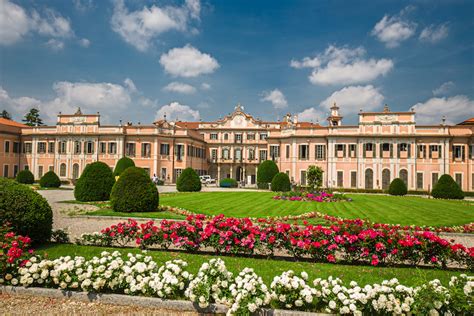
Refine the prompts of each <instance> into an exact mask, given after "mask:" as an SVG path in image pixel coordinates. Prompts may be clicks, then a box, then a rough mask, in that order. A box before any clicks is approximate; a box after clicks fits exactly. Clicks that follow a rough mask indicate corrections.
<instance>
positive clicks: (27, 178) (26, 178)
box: [16, 170, 35, 184]
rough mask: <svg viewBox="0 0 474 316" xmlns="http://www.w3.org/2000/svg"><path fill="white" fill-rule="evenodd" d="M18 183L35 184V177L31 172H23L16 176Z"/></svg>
mask: <svg viewBox="0 0 474 316" xmlns="http://www.w3.org/2000/svg"><path fill="white" fill-rule="evenodd" d="M16 181H17V182H18V183H23V184H33V183H34V182H35V176H34V175H33V173H31V171H30V170H21V171H20V172H18V174H17V175H16Z"/></svg>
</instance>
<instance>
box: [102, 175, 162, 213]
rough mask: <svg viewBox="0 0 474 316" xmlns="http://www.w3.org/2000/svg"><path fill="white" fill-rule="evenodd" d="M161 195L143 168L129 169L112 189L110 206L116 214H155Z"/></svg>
mask: <svg viewBox="0 0 474 316" xmlns="http://www.w3.org/2000/svg"><path fill="white" fill-rule="evenodd" d="M158 202H159V195H158V190H157V188H156V185H155V184H154V183H153V181H151V179H150V177H149V176H148V174H147V173H146V172H145V170H143V169H142V168H138V167H130V168H127V169H126V170H125V171H124V172H123V173H122V175H121V176H120V178H119V179H118V180H117V182H116V183H115V185H114V187H113V188H112V193H111V194H110V205H111V206H112V209H113V210H114V211H116V212H155V211H156V210H157V207H158Z"/></svg>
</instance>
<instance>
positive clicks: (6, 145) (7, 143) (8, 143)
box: [5, 140, 10, 153]
mask: <svg viewBox="0 0 474 316" xmlns="http://www.w3.org/2000/svg"><path fill="white" fill-rule="evenodd" d="M5 152H6V153H9V152H10V142H9V141H8V140H6V141H5Z"/></svg>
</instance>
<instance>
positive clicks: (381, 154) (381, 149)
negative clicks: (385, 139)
mask: <svg viewBox="0 0 474 316" xmlns="http://www.w3.org/2000/svg"><path fill="white" fill-rule="evenodd" d="M379 146H380V148H379V152H380V158H382V157H383V143H382V144H379Z"/></svg>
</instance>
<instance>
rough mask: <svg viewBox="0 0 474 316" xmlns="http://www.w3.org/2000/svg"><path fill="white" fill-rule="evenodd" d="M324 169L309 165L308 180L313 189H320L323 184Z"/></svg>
mask: <svg viewBox="0 0 474 316" xmlns="http://www.w3.org/2000/svg"><path fill="white" fill-rule="evenodd" d="M323 172H324V171H323V169H321V167H318V166H309V167H308V170H306V180H307V181H308V186H309V187H310V189H312V190H319V189H320V188H321V186H322V185H323Z"/></svg>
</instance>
